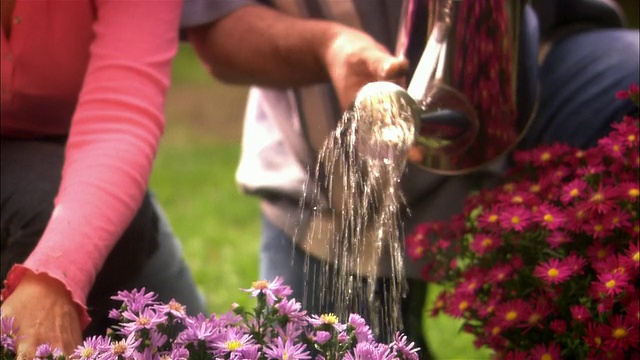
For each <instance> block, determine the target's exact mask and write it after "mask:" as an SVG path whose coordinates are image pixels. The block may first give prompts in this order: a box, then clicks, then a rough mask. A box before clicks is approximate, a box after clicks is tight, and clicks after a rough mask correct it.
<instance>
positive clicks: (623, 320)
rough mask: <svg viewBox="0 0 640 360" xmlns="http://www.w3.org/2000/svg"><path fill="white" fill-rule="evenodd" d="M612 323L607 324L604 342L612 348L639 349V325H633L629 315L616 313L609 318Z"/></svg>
mask: <svg viewBox="0 0 640 360" xmlns="http://www.w3.org/2000/svg"><path fill="white" fill-rule="evenodd" d="M609 320H610V323H609V324H607V325H605V329H606V330H605V331H604V333H605V334H606V335H607V336H606V337H605V340H604V343H605V346H606V348H607V349H610V350H616V349H621V350H627V349H629V348H634V349H638V346H639V345H638V344H639V343H640V338H639V334H640V333H639V332H638V327H637V326H633V324H632V322H631V320H630V319H629V318H628V317H627V316H623V315H614V316H612V317H610V318H609Z"/></svg>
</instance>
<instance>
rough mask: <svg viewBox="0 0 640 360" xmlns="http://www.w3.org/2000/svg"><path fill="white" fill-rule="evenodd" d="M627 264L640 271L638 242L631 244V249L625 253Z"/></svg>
mask: <svg viewBox="0 0 640 360" xmlns="http://www.w3.org/2000/svg"><path fill="white" fill-rule="evenodd" d="M624 254H625V258H624V260H623V261H625V263H629V264H633V268H635V269H636V271H637V270H638V268H640V248H638V243H637V242H631V243H629V248H628V249H627V250H626V251H625V253H624Z"/></svg>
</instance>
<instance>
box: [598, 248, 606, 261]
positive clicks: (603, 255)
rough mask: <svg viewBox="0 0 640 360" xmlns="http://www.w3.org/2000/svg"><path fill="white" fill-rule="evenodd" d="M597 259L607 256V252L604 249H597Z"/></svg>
mask: <svg viewBox="0 0 640 360" xmlns="http://www.w3.org/2000/svg"><path fill="white" fill-rule="evenodd" d="M597 255H598V259H603V258H604V257H605V256H607V252H606V251H605V250H604V249H600V250H598V254H597Z"/></svg>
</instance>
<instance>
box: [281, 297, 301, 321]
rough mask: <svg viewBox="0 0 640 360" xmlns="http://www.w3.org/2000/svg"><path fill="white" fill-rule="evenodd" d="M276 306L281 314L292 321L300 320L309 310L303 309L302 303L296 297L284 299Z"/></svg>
mask: <svg viewBox="0 0 640 360" xmlns="http://www.w3.org/2000/svg"><path fill="white" fill-rule="evenodd" d="M275 307H276V308H277V309H278V312H279V313H280V315H282V316H286V317H287V318H289V320H291V321H295V322H299V321H301V320H302V319H303V318H304V316H305V315H307V311H306V310H303V309H302V304H300V303H299V302H297V301H296V300H295V299H291V300H283V301H281V302H279V303H277V304H276V305H275Z"/></svg>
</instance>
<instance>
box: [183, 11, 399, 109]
mask: <svg viewBox="0 0 640 360" xmlns="http://www.w3.org/2000/svg"><path fill="white" fill-rule="evenodd" d="M188 37H189V40H190V41H191V43H192V44H193V45H194V47H195V49H196V51H197V53H198V55H199V56H200V58H201V59H202V60H203V61H204V63H205V64H206V66H207V67H208V68H209V70H210V72H211V73H212V75H213V76H215V77H216V78H218V79H220V80H221V81H224V82H227V83H234V84H257V85H262V86H270V87H279V88H286V87H298V86H304V85H309V84H313V83H318V82H329V81H330V82H332V83H333V84H334V86H335V88H336V91H337V92H338V96H339V98H340V102H341V104H342V105H343V107H346V105H347V104H348V103H350V102H351V101H352V100H353V97H354V96H355V93H356V92H357V90H359V89H360V88H361V87H362V86H363V85H364V84H366V83H368V82H371V81H376V80H397V79H398V78H400V77H401V76H402V75H403V74H404V72H405V71H406V68H407V63H406V61H405V60H404V59H401V58H397V57H394V56H393V55H392V54H390V53H389V51H388V50H387V49H386V48H385V47H384V46H382V45H381V44H379V43H378V42H376V41H375V40H374V39H373V38H371V37H370V36H369V35H367V34H365V33H363V32H361V31H358V30H356V29H353V28H350V27H347V26H345V25H342V24H339V23H337V22H333V21H327V20H318V19H303V18H296V17H292V16H289V15H287V14H284V13H281V12H278V11H276V10H273V9H271V8H268V7H265V6H260V5H249V6H244V7H241V8H239V9H238V10H236V11H234V12H232V13H231V14H229V15H227V16H225V17H223V18H221V19H219V20H217V21H215V22H213V23H209V24H206V25H201V26H198V27H193V28H191V29H188Z"/></svg>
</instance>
